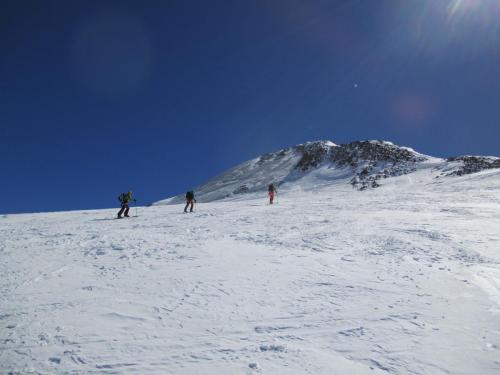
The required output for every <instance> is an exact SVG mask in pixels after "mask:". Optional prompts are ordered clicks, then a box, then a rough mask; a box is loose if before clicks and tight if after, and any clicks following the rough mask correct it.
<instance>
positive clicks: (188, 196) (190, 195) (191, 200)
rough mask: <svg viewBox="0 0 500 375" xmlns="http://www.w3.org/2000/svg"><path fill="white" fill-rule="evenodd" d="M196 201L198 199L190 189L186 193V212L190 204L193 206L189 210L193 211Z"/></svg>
mask: <svg viewBox="0 0 500 375" xmlns="http://www.w3.org/2000/svg"><path fill="white" fill-rule="evenodd" d="M195 203H196V199H194V192H193V191H188V192H187V193H186V207H184V212H187V209H188V207H189V206H191V209H190V210H189V212H193V207H194V204H195Z"/></svg>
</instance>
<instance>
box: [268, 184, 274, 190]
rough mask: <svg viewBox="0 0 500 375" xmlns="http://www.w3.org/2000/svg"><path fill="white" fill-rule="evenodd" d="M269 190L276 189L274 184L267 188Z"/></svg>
mask: <svg viewBox="0 0 500 375" xmlns="http://www.w3.org/2000/svg"><path fill="white" fill-rule="evenodd" d="M267 190H268V191H275V190H276V189H275V187H274V185H273V184H271V185H269V187H268V188H267Z"/></svg>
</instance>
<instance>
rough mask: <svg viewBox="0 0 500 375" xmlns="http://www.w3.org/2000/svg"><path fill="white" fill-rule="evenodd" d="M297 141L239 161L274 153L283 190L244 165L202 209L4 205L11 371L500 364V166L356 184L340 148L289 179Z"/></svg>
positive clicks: (0, 364)
mask: <svg viewBox="0 0 500 375" xmlns="http://www.w3.org/2000/svg"><path fill="white" fill-rule="evenodd" d="M330 147H336V146H330ZM320 152H322V151H320ZM330 152H331V151H328V153H327V157H329V156H331V155H332V154H331V153H330ZM301 156H302V154H300V153H297V152H295V151H293V150H288V151H283V152H282V154H281V155H277V154H272V155H270V156H267V157H264V158H258V159H255V160H253V161H251V162H249V163H245V164H244V165H242V166H240V167H238V168H236V169H235V170H234V171H238V173H241V170H245V171H246V172H248V173H249V174H252V176H253V177H254V178H255V179H257V177H258V178H261V180H258V181H260V182H259V183H261V184H264V182H265V180H264V178H266V183H267V180H269V176H261V174H260V173H261V172H262V173H264V172H263V170H259V167H258V164H259V163H260V162H262V163H265V162H266V160H274V163H273V164H272V166H273V168H270V173H272V176H273V177H274V178H276V179H282V178H283V179H285V178H286V179H287V181H288V182H287V183H286V184H283V186H282V189H280V195H279V196H278V198H279V201H278V204H275V205H272V206H271V205H268V204H266V198H267V197H266V194H265V192H264V193H262V192H261V191H260V190H259V189H258V188H259V186H260V185H258V184H257V183H255V184H250V182H251V181H255V180H253V179H252V178H247V179H246V181H244V183H246V184H247V187H248V191H247V193H246V194H234V195H232V196H231V197H230V198H226V199H225V200H224V201H220V202H212V203H206V204H199V205H198V207H197V211H196V212H195V213H193V214H184V213H182V209H183V206H182V205H167V206H165V205H163V206H153V207H147V208H143V207H141V208H140V209H139V217H133V218H130V219H122V220H114V219H113V218H114V216H115V215H116V211H117V210H99V211H78V212H61V213H50V214H22V215H4V216H3V217H0V260H1V261H0V272H1V275H2V278H1V279H0V373H1V374H162V375H163V374H272V375H279V374H286V375H290V374H315V375H320V374H325V375H332V374H333V375H334V374H342V375H345V374H401V375H403V374H422V375H423V374H426V375H428V374H436V375H442V374H454V375H457V374H458V375H460V374H470V375H474V374H482V375H490V374H491V375H494V374H495V375H496V374H499V373H500V252H499V249H500V232H499V228H500V171H499V170H498V169H488V170H485V171H482V172H479V173H474V174H466V175H463V176H456V175H454V176H445V175H444V174H446V173H447V171H451V170H452V169H453V168H457V167H459V166H457V165H455V164H453V165H452V164H449V162H448V161H445V160H441V159H432V158H425V159H422V160H421V161H416V162H414V163H415V165H416V167H415V170H414V171H413V172H411V173H404V174H401V175H399V176H395V177H390V178H385V179H379V181H382V180H383V184H381V186H379V187H378V188H377V189H367V190H365V191H359V190H358V189H353V187H352V186H351V184H350V183H349V182H350V180H351V179H352V173H351V172H352V168H354V167H351V166H348V167H345V168H346V169H343V168H330V167H331V164H330V163H329V162H320V163H318V164H317V165H316V166H315V167H314V168H313V169H311V170H309V172H308V173H307V175H304V174H302V173H303V172H297V173H301V175H300V176H301V177H300V179H298V180H296V182H295V183H292V182H293V181H292V178H291V177H290V176H289V174H288V172H290V173H292V170H293V169H294V168H295V166H296V165H297V163H298V162H299V161H300V160H301V159H300V158H301ZM322 160H323V159H322ZM316 161H317V160H316ZM316 161H315V159H314V158H311V159H310V160H309V162H310V163H311V165H313V164H315V163H316ZM406 162H412V161H411V160H407V161H405V163H406ZM384 163H385V164H386V165H387V162H386V161H384ZM454 163H458V162H457V161H455V162H454ZM375 164H376V165H375V166H374V167H373V168H374V169H376V168H379V169H380V168H382V167H380V165H379V164H377V163H375ZM396 164H398V163H396ZM390 166H392V163H391V164H390ZM386 167H387V166H386ZM283 168H284V169H286V168H289V169H288V170H287V173H285V174H283V171H282V170H281V169H283ZM356 168H358V167H356ZM361 168H365V165H364V164H363V165H362V166H361ZM381 170H383V168H382V169H381ZM234 171H233V172H230V173H228V174H226V175H225V176H226V177H224V178H222V179H216V180H214V181H213V182H212V183H211V184H212V185H207V186H210V188H208V187H207V190H206V194H207V195H206V198H207V199H209V198H214V197H216V195H217V193H216V192H217V186H218V187H219V188H220V189H223V190H225V191H230V190H231V189H233V187H234V186H236V185H238V184H240V182H241V181H237V178H236V177H235V178H234V180H233V179H230V178H229V177H230V176H231V174H232V173H234ZM347 171H348V172H347ZM370 173H371V172H370ZM438 177H439V178H438ZM262 186H264V185H262ZM233 190H234V189H233ZM243 197H244V198H243Z"/></svg>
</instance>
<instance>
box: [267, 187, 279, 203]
mask: <svg viewBox="0 0 500 375" xmlns="http://www.w3.org/2000/svg"><path fill="white" fill-rule="evenodd" d="M267 191H268V194H269V204H273V201H274V196H275V195H276V194H278V191H277V190H276V188H275V187H274V184H270V185H269V187H268V188H267Z"/></svg>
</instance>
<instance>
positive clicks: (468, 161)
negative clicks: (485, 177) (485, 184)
mask: <svg viewBox="0 0 500 375" xmlns="http://www.w3.org/2000/svg"><path fill="white" fill-rule="evenodd" d="M447 161H449V162H453V161H461V162H463V165H462V166H461V167H460V168H459V169H457V170H455V171H453V172H450V173H448V174H446V176H462V175H466V174H471V173H477V172H481V171H483V170H485V169H493V168H500V159H498V158H492V157H485V156H457V157H453V158H448V159H447Z"/></svg>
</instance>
